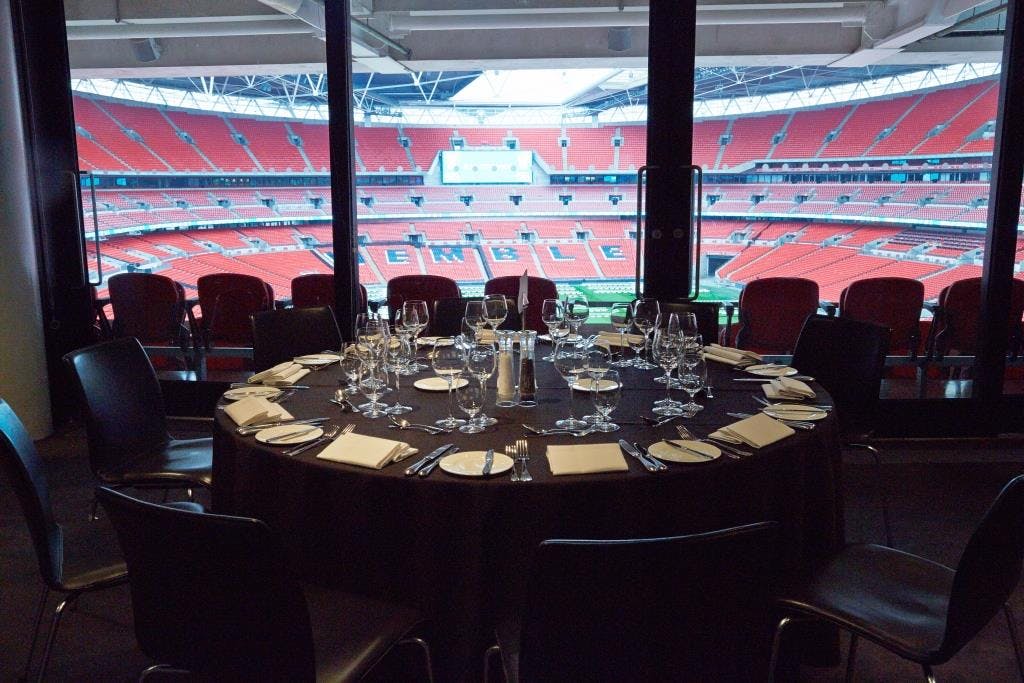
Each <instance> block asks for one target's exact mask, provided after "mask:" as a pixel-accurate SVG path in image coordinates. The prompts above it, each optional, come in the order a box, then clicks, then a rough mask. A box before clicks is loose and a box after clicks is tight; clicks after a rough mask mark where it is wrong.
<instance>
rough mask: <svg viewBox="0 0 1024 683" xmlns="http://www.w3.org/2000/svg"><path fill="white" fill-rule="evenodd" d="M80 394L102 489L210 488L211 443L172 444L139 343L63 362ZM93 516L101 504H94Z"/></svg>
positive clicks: (83, 352) (77, 354)
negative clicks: (108, 487) (106, 487)
mask: <svg viewBox="0 0 1024 683" xmlns="http://www.w3.org/2000/svg"><path fill="white" fill-rule="evenodd" d="M64 364H65V365H66V366H67V368H68V371H69V373H70V375H71V378H72V380H73V382H74V385H75V388H76V390H77V393H78V398H79V403H80V405H81V408H82V415H83V417H84V419H85V429H86V434H87V437H88V443H89V465H90V467H91V468H92V473H93V475H94V476H95V477H96V478H97V479H98V480H99V481H100V483H102V484H106V485H108V486H114V487H121V486H132V487H139V488H161V489H174V488H181V489H185V490H186V491H187V493H188V494H189V496H190V497H191V489H192V487H195V486H205V487H209V486H210V485H211V483H212V457H213V456H212V446H213V440H212V439H210V438H205V439H181V440H179V439H173V438H171V436H170V435H169V434H168V432H167V416H166V415H165V414H164V402H163V395H162V393H161V391H160V382H159V381H157V378H156V373H155V372H154V371H153V366H152V364H151V363H150V362H149V358H148V357H147V356H146V352H145V351H144V350H143V349H142V346H140V345H139V342H138V340H136V339H133V338H125V339H114V340H111V341H108V342H103V343H102V344H96V345H94V346H88V347H86V348H84V349H78V350H77V351H72V352H71V353H69V354H66V355H65V356H64ZM93 511H94V513H95V504H94V510H93Z"/></svg>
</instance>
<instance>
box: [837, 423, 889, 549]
mask: <svg viewBox="0 0 1024 683" xmlns="http://www.w3.org/2000/svg"><path fill="white" fill-rule="evenodd" d="M847 445H848V446H849V447H850V448H863V449H864V450H866V451H868V452H869V453H871V457H872V458H873V459H874V461H875V491H876V492H877V494H878V501H879V504H880V505H881V506H882V526H883V528H884V530H885V545H886V546H887V547H889V548H891V547H892V523H891V522H890V521H889V497H888V496H887V495H885V488H884V487H883V485H882V458H881V456H880V454H879V452H878V449H877V448H875V447H874V446H872V445H871V444H866V443H851V444H847Z"/></svg>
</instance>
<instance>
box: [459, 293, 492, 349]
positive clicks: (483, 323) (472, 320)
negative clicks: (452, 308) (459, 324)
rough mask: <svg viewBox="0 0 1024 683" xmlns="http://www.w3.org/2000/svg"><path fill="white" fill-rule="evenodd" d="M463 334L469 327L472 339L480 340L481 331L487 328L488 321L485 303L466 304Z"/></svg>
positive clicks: (469, 302) (468, 302)
mask: <svg viewBox="0 0 1024 683" xmlns="http://www.w3.org/2000/svg"><path fill="white" fill-rule="evenodd" d="M463 322H465V323H466V324H465V325H463V334H465V333H466V332H467V329H466V328H467V327H468V328H469V330H472V332H473V336H472V337H471V338H472V339H474V340H475V339H478V338H479V336H480V330H482V329H484V328H485V327H487V319H486V318H485V317H484V302H483V301H476V300H474V301H467V302H466V313H465V315H464V316H463Z"/></svg>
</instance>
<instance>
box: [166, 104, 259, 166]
mask: <svg viewBox="0 0 1024 683" xmlns="http://www.w3.org/2000/svg"><path fill="white" fill-rule="evenodd" d="M167 118H169V119H170V120H171V121H172V122H173V123H174V125H175V126H177V127H178V128H179V129H180V130H182V131H184V132H185V133H187V134H188V136H189V137H191V138H192V139H193V140H194V141H195V143H196V146H198V147H199V149H200V150H202V152H203V154H204V155H206V158H207V159H209V160H210V161H211V162H212V163H213V164H214V165H215V166H216V167H217V168H218V170H221V171H224V172H225V173H232V172H242V173H251V172H253V171H257V170H259V169H257V167H256V163H255V162H254V161H253V160H252V157H250V156H249V154H248V153H247V152H246V150H245V147H243V146H242V145H241V144H240V143H239V142H238V141H237V140H236V139H235V138H234V137H233V136H232V133H231V129H230V128H229V127H228V124H227V122H226V121H225V120H224V118H222V117H220V116H217V115H215V114H193V113H190V112H184V111H173V110H168V111H167Z"/></svg>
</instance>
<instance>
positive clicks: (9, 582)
mask: <svg viewBox="0 0 1024 683" xmlns="http://www.w3.org/2000/svg"><path fill="white" fill-rule="evenodd" d="M179 433H180V430H179ZM39 449H40V453H41V455H42V456H43V458H44V460H45V462H46V466H47V474H48V478H49V485H50V489H51V496H52V501H53V506H54V509H55V514H56V517H57V519H58V521H59V522H61V523H62V524H64V525H65V526H66V530H67V536H68V538H69V539H72V540H73V543H72V544H71V546H70V548H69V555H71V556H72V557H74V556H75V555H76V554H78V553H79V552H86V551H87V552H88V553H94V552H95V551H96V549H101V548H115V547H116V542H115V539H114V537H113V534H112V532H111V531H110V528H109V525H108V524H107V523H106V521H105V520H104V519H103V518H102V517H101V519H100V520H99V521H97V522H89V521H88V520H87V517H88V511H89V504H90V501H91V498H92V479H91V476H90V474H89V471H88V467H87V464H86V460H85V457H86V456H85V443H84V439H83V437H82V434H81V433H80V432H79V431H69V432H67V433H64V434H60V435H57V436H54V437H51V438H49V439H46V440H45V441H43V442H40V444H39ZM884 457H885V464H884V465H883V470H884V472H883V483H884V486H885V489H886V491H887V493H888V495H889V499H890V505H891V510H892V518H893V527H894V541H895V543H894V545H896V547H898V548H900V549H902V550H906V551H908V552H912V553H916V554H920V555H923V556H925V557H927V558H930V559H932V560H935V561H938V562H942V563H944V564H947V565H955V564H956V561H957V559H958V557H959V554H960V551H961V549H962V548H963V546H964V544H965V542H966V540H967V538H968V536H969V535H970V533H971V531H972V529H973V528H974V525H975V524H976V523H977V522H978V520H979V519H980V517H981V515H982V514H983V513H984V511H985V509H986V508H987V506H988V504H989V503H990V502H991V501H992V499H993V498H994V497H995V496H996V494H997V493H998V492H999V489H1000V488H1001V487H1002V485H1003V484H1005V483H1006V481H1008V480H1009V479H1010V478H1011V477H1013V476H1014V475H1016V474H1019V473H1020V472H1022V471H1024V458H1021V454H1019V453H1017V452H1012V451H1008V450H999V449H982V450H979V449H970V450H963V451H959V450H955V449H954V447H953V446H950V448H949V449H944V450H933V451H928V452H924V451H920V450H911V449H903V448H895V447H889V448H887V449H886V452H885V456H884ZM873 473H874V468H873V467H869V466H867V465H866V464H865V461H864V460H863V458H862V456H860V455H853V454H849V455H848V457H847V465H846V467H845V471H844V479H845V483H844V485H845V500H846V511H847V536H848V539H849V540H850V541H851V542H881V539H882V523H881V517H880V515H879V513H878V506H877V498H876V496H875V489H874V478H873ZM201 502H206V501H201ZM40 588H41V583H40V580H39V574H38V568H37V565H36V559H35V555H34V553H33V551H32V546H31V542H30V539H29V535H28V530H27V527H26V525H25V522H24V518H23V517H22V515H21V511H20V508H19V507H18V505H17V502H16V500H15V499H14V496H13V495H12V492H11V490H10V489H9V488H8V487H7V486H6V484H5V483H0V680H3V681H6V680H13V679H15V678H16V677H17V676H18V675H20V673H21V669H22V667H23V666H24V658H25V655H26V654H27V649H28V644H29V638H30V637H31V636H30V629H31V624H32V619H33V616H34V613H35V607H36V604H37V601H38V598H39V592H40ZM54 604H55V603H54V601H53V598H51V602H50V605H51V607H52V606H53V605H54ZM1011 604H1012V605H1013V606H1014V607H1015V608H1016V613H1017V616H1018V622H1019V623H1020V628H1021V629H1024V599H1022V596H1021V595H1020V591H1018V594H1017V595H1015V596H1014V598H1013V599H1012V600H1011ZM844 643H845V641H844ZM37 657H38V653H37ZM857 661H858V666H857V680H861V681H897V680H899V681H902V680H920V673H919V670H918V669H917V668H916V667H915V666H913V665H910V664H908V663H906V662H904V661H902V660H900V659H899V658H897V657H895V656H893V655H890V654H888V653H887V652H885V651H884V650H882V649H880V648H878V647H875V646H873V645H871V644H870V643H863V644H862V645H861V647H860V652H859V654H858V660H857ZM149 664H150V662H149V661H147V659H146V658H145V657H144V656H143V655H142V654H140V653H139V652H138V651H137V649H136V647H135V641H134V637H133V634H132V629H131V613H130V609H129V603H128V592H127V589H126V588H117V589H113V590H109V591H105V592H101V593H97V594H95V595H88V596H86V597H84V598H83V599H82V600H81V601H80V603H79V605H78V607H77V609H76V610H75V611H73V612H70V613H68V614H67V615H66V616H65V619H64V623H63V624H62V626H61V631H60V634H59V637H58V642H57V644H56V647H55V648H54V652H53V655H52V659H51V663H50V671H49V674H48V676H47V678H48V679H52V680H74V681H95V680H103V681H117V680H132V679H134V678H135V677H137V676H138V674H139V672H141V670H142V669H143V668H144V667H146V666H147V665H149ZM936 674H937V676H938V678H939V680H940V681H1013V680H1019V676H1018V674H1017V669H1016V664H1015V662H1014V657H1013V649H1012V646H1011V642H1010V638H1009V634H1008V631H1007V628H1006V624H1005V622H1004V621H1003V620H1002V619H1001V618H997V619H994V620H993V621H992V622H991V623H990V624H989V625H988V626H987V627H985V629H984V630H982V632H981V634H980V635H979V636H978V637H977V638H976V639H975V640H974V641H973V642H972V643H971V644H969V645H968V646H967V647H966V648H965V649H964V650H963V651H962V652H961V653H960V654H958V655H957V656H956V657H955V658H953V660H952V661H950V662H949V663H948V664H945V665H943V666H941V667H938V668H937V670H936ZM842 676H843V669H842V668H841V667H836V668H833V669H817V668H810V667H805V668H804V669H803V670H802V671H801V672H800V680H802V681H809V682H810V681H813V682H819V681H837V680H842Z"/></svg>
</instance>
